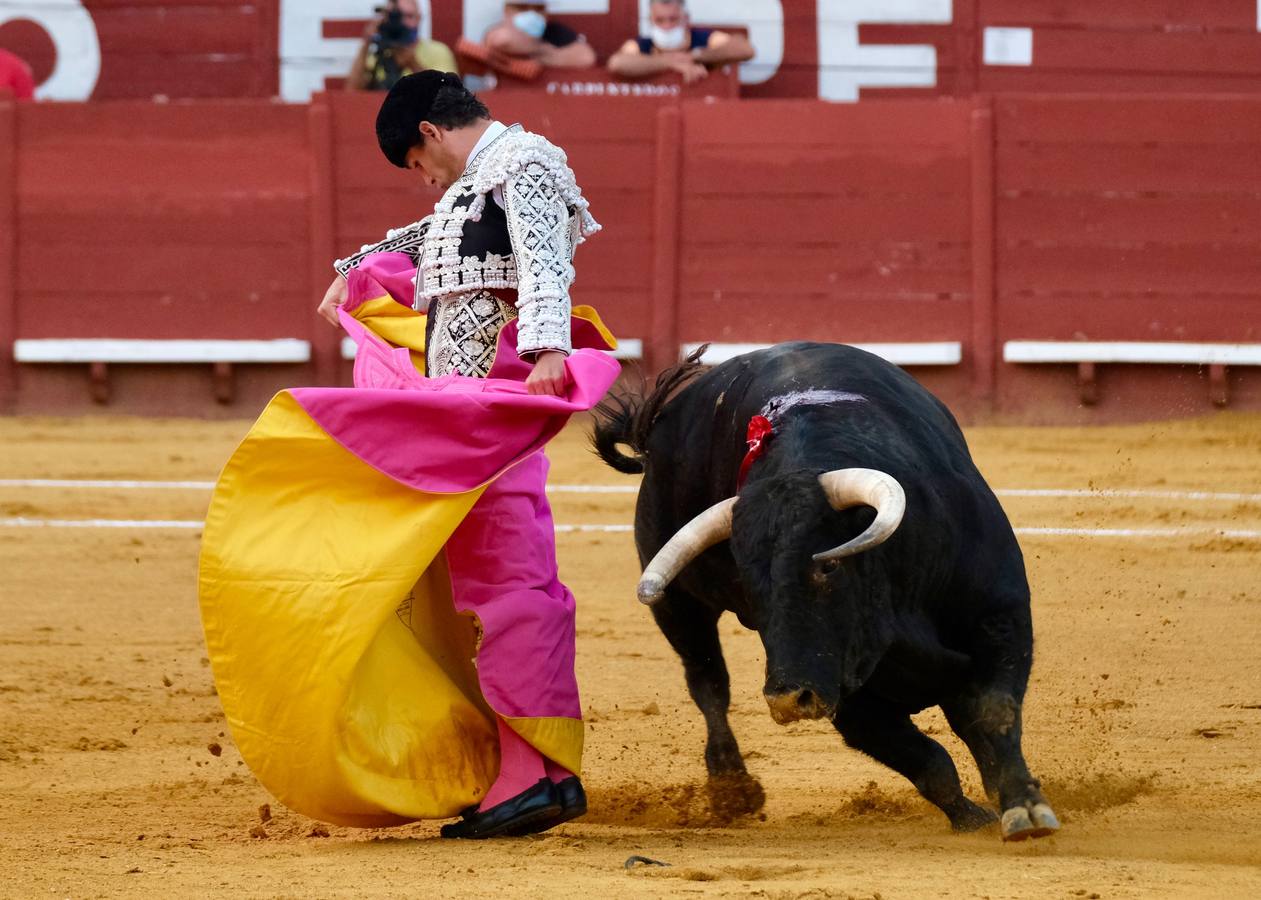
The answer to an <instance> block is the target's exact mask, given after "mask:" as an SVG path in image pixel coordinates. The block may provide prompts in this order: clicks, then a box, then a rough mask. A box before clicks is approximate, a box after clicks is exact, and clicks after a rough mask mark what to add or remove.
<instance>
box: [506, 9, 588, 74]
mask: <svg viewBox="0 0 1261 900" xmlns="http://www.w3.org/2000/svg"><path fill="white" fill-rule="evenodd" d="M486 47H487V49H488V50H489V51H490V52H491V54H492V57H493V56H495V55H498V56H502V57H506V58H508V59H532V60H535V61H536V62H539V63H542V64H543V65H545V66H563V67H566V68H573V69H586V68H589V67H591V66H594V65H595V51H594V50H592V49H591V45H590V44H588V43H587V39H586V38H585V37H584V36H583V35H581V34H579V33H578V32H576V31H574V30H573V29H572V28H569V27H568V26H566V25H562V24H560V23H559V22H551V21H548V18H547V4H546V3H505V4H504V17H503V21H501V22H499V23H498V24H496V25H494V26H493V27H492V28H491V29H490V30H489V31H487V32H486Z"/></svg>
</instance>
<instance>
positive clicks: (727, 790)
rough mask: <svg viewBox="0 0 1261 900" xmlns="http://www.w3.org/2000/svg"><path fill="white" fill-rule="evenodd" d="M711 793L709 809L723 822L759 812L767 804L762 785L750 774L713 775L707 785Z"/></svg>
mask: <svg viewBox="0 0 1261 900" xmlns="http://www.w3.org/2000/svg"><path fill="white" fill-rule="evenodd" d="M705 787H706V789H707V791H708V793H709V809H710V812H712V813H713V814H714V817H715V818H717V819H721V820H723V821H730V820H731V819H738V818H740V817H741V816H749V815H752V814H753V813H755V812H757V811H758V810H760V809H761V808H762V806H763V805H764V804H765V803H766V792H765V791H764V790H762V784H761V782H759V781H758V780H757V779H756V778H754V777H753V776H752V775H750V774H749V773H748V772H738V773H734V774H731V775H711V776H710V777H709V781H708V782H707V783H706V785H705Z"/></svg>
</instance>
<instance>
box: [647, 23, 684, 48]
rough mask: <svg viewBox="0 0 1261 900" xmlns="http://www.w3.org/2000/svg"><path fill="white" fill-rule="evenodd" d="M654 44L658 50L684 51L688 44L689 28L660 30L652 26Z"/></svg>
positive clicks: (682, 26) (678, 27) (681, 26)
mask: <svg viewBox="0 0 1261 900" xmlns="http://www.w3.org/2000/svg"><path fill="white" fill-rule="evenodd" d="M652 43H653V46H654V47H656V48H657V49H658V50H682V49H684V46H685V45H686V44H687V26H686V25H679V26H677V27H675V28H658V27H657V26H656V25H654V26H652Z"/></svg>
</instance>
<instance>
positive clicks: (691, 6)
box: [627, 0, 1261, 84]
mask: <svg viewBox="0 0 1261 900" xmlns="http://www.w3.org/2000/svg"><path fill="white" fill-rule="evenodd" d="M651 2H652V0H639V33H640V34H647V33H648V7H649V5H650V4H651ZM821 2H822V0H821ZM1259 2H1261V0H1259ZM687 10H688V15H689V16H690V17H691V20H692V21H693V22H695V23H696V24H697V25H700V26H704V25H709V24H714V25H743V26H744V27H745V28H747V29H749V42H750V43H752V44H753V50H754V52H755V54H756V55H755V56H754V57H753V58H752V59H751V60H749V61H748V62H747V63H743V64H741V66H740V81H741V82H743V83H744V84H760V83H761V82H763V81H769V80H770V79H771V78H773V77H774V76H775V73H776V72H778V71H779V67H780V65H781V64H782V63H783V61H784V6H783V3H782V2H781V0H739V2H737V3H733V2H731V0H688V3H687ZM633 36H634V35H629V34H628V35H627V37H628V38H629V37H633Z"/></svg>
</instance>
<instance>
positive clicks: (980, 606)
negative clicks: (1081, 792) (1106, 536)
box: [593, 342, 1059, 840]
mask: <svg viewBox="0 0 1261 900" xmlns="http://www.w3.org/2000/svg"><path fill="white" fill-rule="evenodd" d="M645 393H646V394H647V395H646V396H645V395H644V394H645ZM751 423H752V426H751ZM746 438H747V439H748V445H749V447H750V448H753V449H749V450H746ZM593 444H594V447H595V450H596V452H597V453H598V454H599V456H600V457H601V458H602V459H603V460H604V461H605V462H606V463H608V464H609V465H610V466H612V467H613V468H614V469H617V470H618V471H620V472H624V473H628V474H638V473H642V474H643V481H642V485H641V487H640V490H639V497H638V501H637V506H636V511H635V543H636V547H637V549H638V552H639V557H640V562H641V564H642V565H643V566H644V570H643V576H642V578H641V580H640V583H639V588H638V592H639V598H640V600H641V601H643V602H644V603H646V604H648V605H650V606H651V608H652V614H653V617H654V618H655V620H656V622H657V625H658V627H659V628H660V629H661V631H662V633H663V634H664V635H665V637H666V640H668V641H669V643H670V645H671V647H673V648H674V650H675V652H677V653H678V655H679V657H680V658H681V661H682V663H683V671H684V676H685V679H686V682H687V687H688V690H689V692H690V694H691V696H692V699H693V700H694V701H695V703H696V705H697V706H698V707H699V709H700V711H701V713H702V715H703V716H704V718H705V723H706V726H707V739H706V745H705V763H706V768H707V769H708V772H709V782H708V784H709V789H710V790H709V793H710V797H711V801H712V803H713V806H714V808H715V810H716V811H717V812H719V813H722V814H726V815H735V814H740V813H747V812H754V811H756V810H757V809H759V808H760V807H761V805H762V803H763V802H764V794H763V792H762V789H761V786H760V785H759V784H758V783H757V781H756V780H755V779H753V778H752V776H750V775H749V773H748V771H747V770H746V768H745V764H744V760H743V758H742V757H741V754H740V748H739V745H738V743H737V741H736V737H735V735H734V734H733V732H732V730H731V725H730V723H729V721H728V708H729V706H730V700H731V692H730V683H729V678H728V673H727V666H726V662H725V661H724V659H723V653H722V647H721V645H720V642H719V638H718V627H717V625H718V620H719V617H720V616H721V615H722V614H723V613H724V612H732V613H734V614H735V615H736V617H737V618H738V619H739V621H740V623H741V624H742V625H743V626H744V627H746V628H749V629H753V630H756V631H757V632H758V634H759V635H760V636H761V639H762V643H763V646H764V647H765V650H766V681H765V685H764V687H763V694H764V696H765V699H766V703H767V705H768V706H769V708H770V714H771V716H772V717H773V718H774V720H775V721H776V722H778V723H780V724H784V723H788V722H793V721H796V720H800V719H828V720H830V721H831V723H832V724H833V726H834V727H835V728H836V730H837V731H838V732H840V735H841V737H842V738H843V739H844V741H845V743H846V744H848V745H849V746H850V747H853V748H854V749H857V750H859V751H861V752H863V753H865V754H867V755H869V756H871V757H872V758H874V759H876V760H877V761H879V762H881V763H883V764H884V765H886V766H888V767H890V768H891V769H893V770H894V771H896V772H899V773H901V774H902V775H903V776H905V777H906V778H907V779H909V780H910V781H911V783H912V784H914V785H915V787H916V789H917V790H918V791H919V792H920V794H921V795H923V796H924V798H926V799H927V800H928V801H929V802H931V803H932V804H934V805H935V806H936V807H937V808H938V809H940V810H941V811H942V812H943V813H945V815H946V817H947V818H948V819H949V820H950V824H951V826H952V827H953V828H954V829H955V830H957V831H974V830H976V829H979V828H983V827H985V826H987V825H990V824H992V823H993V822H995V821H996V820H998V821H1000V822H1001V826H1000V827H1001V834H1002V837H1003V838H1004V839H1005V840H1023V839H1025V838H1029V837H1042V836H1044V835H1048V834H1051V833H1053V832H1055V831H1056V830H1057V829H1058V828H1059V822H1058V820H1057V819H1056V816H1055V813H1054V812H1053V811H1052V809H1051V806H1050V805H1049V804H1048V803H1047V801H1046V799H1045V798H1044V797H1043V795H1042V792H1041V785H1040V783H1039V782H1038V780H1037V779H1036V778H1034V777H1033V776H1032V775H1031V774H1030V772H1029V768H1028V766H1027V764H1026V762H1025V759H1024V754H1023V751H1022V749H1021V710H1022V705H1023V702H1024V698H1025V691H1026V687H1027V683H1028V678H1029V671H1030V667H1031V665H1032V662H1033V626H1032V619H1031V616H1030V610H1029V584H1028V580H1027V578H1026V576H1025V567H1024V559H1023V557H1022V555H1021V552H1020V547H1019V545H1018V544H1017V542H1016V537H1015V534H1014V533H1013V531H1012V528H1011V524H1010V523H1009V522H1008V520H1007V516H1006V514H1005V513H1004V512H1003V509H1002V507H1001V506H1000V505H999V503H998V500H997V498H996V497H995V496H994V493H993V491H992V490H990V488H989V486H988V485H987V484H986V482H985V479H984V478H982V476H981V473H980V472H979V471H978V470H977V468H976V465H975V464H974V463H973V461H972V458H971V455H970V453H969V452H968V447H967V443H966V442H965V440H964V437H963V433H962V432H961V431H960V429H959V426H958V424H957V423H956V422H955V419H954V417H953V416H952V415H951V413H950V411H949V410H948V409H947V408H946V407H945V405H944V404H942V403H941V402H940V401H939V400H937V398H936V397H934V396H933V395H932V394H930V393H929V392H928V391H927V390H925V389H924V388H923V387H922V386H921V385H919V384H918V383H917V382H916V381H915V380H914V379H913V378H911V377H910V376H909V375H907V374H906V373H905V372H903V371H902V370H901V369H898V368H897V367H896V366H893V365H891V364H889V363H887V362H885V361H884V360H882V359H880V358H879V357H877V356H874V355H872V354H870V353H866V352H863V351H861V350H858V349H856V348H853V347H847V346H843V345H838V344H823V343H804V342H797V343H789V344H781V345H778V346H775V347H772V348H770V349H768V350H761V351H757V352H754V353H749V354H745V355H743V356H739V357H737V358H735V359H732V360H730V361H728V362H726V363H724V364H722V365H720V366H717V367H715V368H713V369H709V370H708V371H705V367H704V366H702V365H701V364H700V362H699V353H698V354H693V356H692V357H690V358H689V359H688V360H687V361H686V362H685V363H683V364H682V365H680V366H677V367H675V368H674V369H672V370H669V371H667V372H665V373H663V374H662V376H661V377H660V378H658V379H657V382H656V385H655V387H654V389H653V390H652V391H651V392H641V393H640V394H639V395H638V396H630V395H622V396H619V397H615V398H613V399H611V400H609V401H606V403H605V404H604V405H603V407H602V408H601V410H600V414H599V416H598V417H597V421H596V424H595V430H594V433H593ZM621 447H626V448H629V450H630V451H631V452H630V453H629V454H628V453H626V452H624V451H623V450H622V449H621ZM758 451H760V452H758ZM742 470H743V471H742ZM742 478H743V483H740V482H741V479H742ZM932 706H939V707H940V708H941V709H942V711H943V712H944V713H945V716H946V719H947V721H948V722H949V724H950V727H951V728H952V729H953V730H954V732H955V733H956V734H958V735H959V737H960V738H962V739H963V741H964V743H965V744H966V745H967V747H968V749H969V750H970V751H971V754H972V756H973V757H974V759H975V761H976V765H977V767H978V769H979V770H980V773H981V778H982V781H983V783H984V786H985V790H986V793H987V794H989V796H990V797H991V799H992V800H995V801H996V802H997V804H998V810H999V814H996V813H995V812H994V811H993V810H991V809H989V808H986V807H983V806H980V805H978V804H977V803H974V802H973V801H972V800H970V799H968V798H967V797H966V796H965V795H964V793H963V790H962V788H961V786H960V783H959V775H958V771H957V770H956V768H955V765H954V762H953V761H952V760H951V758H950V755H949V754H948V753H947V752H946V750H945V749H944V748H943V747H942V746H941V745H940V744H938V743H937V742H936V741H934V740H932V739H931V738H930V737H928V736H927V735H925V734H924V733H923V732H922V731H920V730H919V729H918V728H917V727H916V725H915V724H914V722H913V721H912V719H911V716H912V715H913V714H915V713H918V712H920V711H922V710H924V709H927V708H929V707H932Z"/></svg>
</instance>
